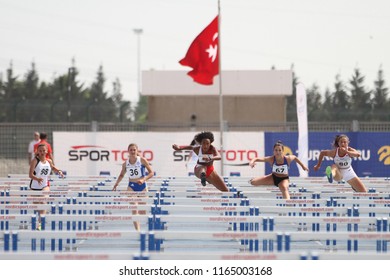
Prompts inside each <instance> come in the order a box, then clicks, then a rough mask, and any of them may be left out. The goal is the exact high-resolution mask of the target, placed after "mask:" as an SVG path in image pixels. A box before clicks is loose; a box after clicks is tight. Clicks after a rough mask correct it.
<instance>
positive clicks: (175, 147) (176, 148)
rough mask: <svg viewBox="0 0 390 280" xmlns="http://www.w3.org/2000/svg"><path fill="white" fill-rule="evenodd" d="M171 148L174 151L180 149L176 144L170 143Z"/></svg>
mask: <svg viewBox="0 0 390 280" xmlns="http://www.w3.org/2000/svg"><path fill="white" fill-rule="evenodd" d="M172 148H173V149H174V150H175V151H178V150H180V148H179V146H178V145H177V144H173V145H172Z"/></svg>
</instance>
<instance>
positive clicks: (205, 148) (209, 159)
mask: <svg viewBox="0 0 390 280" xmlns="http://www.w3.org/2000/svg"><path fill="white" fill-rule="evenodd" d="M194 139H195V141H196V142H197V143H199V144H200V146H191V145H188V146H178V145H176V144H173V145H172V148H173V149H174V150H175V151H181V150H190V151H194V152H195V154H197V155H198V162H197V164H196V166H195V168H194V173H195V176H196V177H198V178H200V180H201V183H202V185H203V186H206V182H208V183H210V184H212V185H214V186H215V187H216V188H217V189H218V190H220V191H222V192H228V191H229V189H228V188H227V186H226V184H225V182H224V181H223V179H222V178H221V177H220V176H219V175H218V173H217V172H216V170H215V169H214V165H213V162H214V161H215V160H221V154H220V153H219V152H218V150H217V149H216V148H215V147H214V146H213V145H212V143H213V142H214V134H213V133H212V132H210V131H203V132H200V133H198V134H197V135H195V137H194Z"/></svg>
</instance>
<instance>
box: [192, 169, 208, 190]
mask: <svg viewBox="0 0 390 280" xmlns="http://www.w3.org/2000/svg"><path fill="white" fill-rule="evenodd" d="M206 171H207V166H204V165H197V166H195V176H196V177H198V178H199V179H200V181H201V183H202V186H206Z"/></svg>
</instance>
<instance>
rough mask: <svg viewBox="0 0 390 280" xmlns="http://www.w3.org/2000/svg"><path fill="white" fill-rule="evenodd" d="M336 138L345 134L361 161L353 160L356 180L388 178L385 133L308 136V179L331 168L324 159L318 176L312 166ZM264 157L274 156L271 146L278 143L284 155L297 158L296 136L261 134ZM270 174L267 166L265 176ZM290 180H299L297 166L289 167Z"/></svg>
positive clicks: (389, 146) (388, 137)
mask: <svg viewBox="0 0 390 280" xmlns="http://www.w3.org/2000/svg"><path fill="white" fill-rule="evenodd" d="M336 134H346V135H347V136H348V137H349V140H350V146H351V147H353V148H354V149H356V150H359V151H360V153H361V157H359V158H354V160H353V162H352V166H353V168H354V170H355V172H356V174H357V175H358V176H359V177H365V176H370V177H389V176H390V133H388V132H345V133H341V132H340V133H330V132H309V139H310V142H309V156H308V159H309V165H308V167H309V169H310V171H309V176H315V177H317V176H324V175H325V168H326V166H328V165H331V164H333V160H332V159H329V158H324V160H323V162H322V165H321V169H320V170H319V171H317V172H315V171H314V170H313V166H314V165H315V164H316V163H317V161H318V157H319V155H320V152H321V150H327V149H333V146H332V145H333V141H334V138H335V136H336ZM264 138H265V139H264V141H265V154H266V155H272V154H273V145H274V144H275V142H276V141H278V140H281V141H282V142H283V144H284V145H285V152H286V153H290V154H291V153H293V154H295V155H297V150H298V133H297V132H281V133H268V132H266V133H265V134H264ZM270 172H271V167H270V166H268V165H267V166H266V174H268V173H270ZM290 176H299V172H298V168H297V164H296V163H292V164H291V166H290Z"/></svg>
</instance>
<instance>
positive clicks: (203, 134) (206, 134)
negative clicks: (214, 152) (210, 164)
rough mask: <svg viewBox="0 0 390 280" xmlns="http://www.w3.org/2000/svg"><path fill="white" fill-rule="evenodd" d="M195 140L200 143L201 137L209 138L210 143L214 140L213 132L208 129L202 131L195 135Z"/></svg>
mask: <svg viewBox="0 0 390 280" xmlns="http://www.w3.org/2000/svg"><path fill="white" fill-rule="evenodd" d="M194 139H195V141H196V142H198V143H201V142H202V140H203V139H209V140H210V143H213V142H214V134H213V133H212V132H210V131H202V132H200V133H198V134H196V135H195V137H194Z"/></svg>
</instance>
